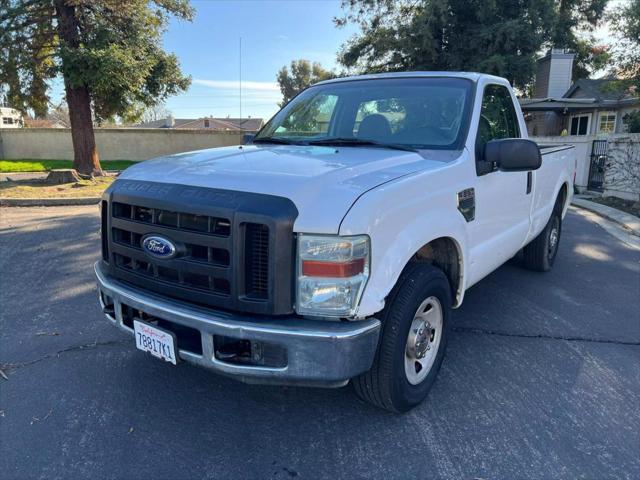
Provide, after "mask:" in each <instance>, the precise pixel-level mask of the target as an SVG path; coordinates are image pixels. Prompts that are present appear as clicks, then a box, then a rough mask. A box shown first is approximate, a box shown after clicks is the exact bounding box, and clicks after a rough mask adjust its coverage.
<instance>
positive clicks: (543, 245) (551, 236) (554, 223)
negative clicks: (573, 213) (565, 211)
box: [523, 204, 562, 272]
mask: <svg viewBox="0 0 640 480" xmlns="http://www.w3.org/2000/svg"><path fill="white" fill-rule="evenodd" d="M561 233H562V211H561V209H560V208H558V204H556V206H555V208H554V209H553V213H552V214H551V218H550V219H549V222H548V223H547V225H546V226H545V227H544V230H542V232H540V234H539V235H538V236H537V237H536V238H535V239H534V240H533V241H532V242H531V243H530V244H529V245H527V246H526V247H524V252H523V253H524V266H525V267H526V268H528V269H529V270H535V271H538V272H548V271H549V270H551V268H553V263H554V262H555V260H556V255H557V254H558V245H559V243H560V234H561Z"/></svg>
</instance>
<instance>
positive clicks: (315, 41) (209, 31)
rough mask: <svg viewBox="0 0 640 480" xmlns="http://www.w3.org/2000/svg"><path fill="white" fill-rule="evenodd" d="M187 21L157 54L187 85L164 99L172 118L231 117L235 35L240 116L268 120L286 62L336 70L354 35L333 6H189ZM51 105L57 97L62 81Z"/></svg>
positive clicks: (218, 1) (296, 1)
mask: <svg viewBox="0 0 640 480" xmlns="http://www.w3.org/2000/svg"><path fill="white" fill-rule="evenodd" d="M191 4H192V5H193V7H195V9H196V16H195V18H194V20H193V22H183V21H178V20H175V19H174V20H172V21H171V23H170V24H169V27H168V30H167V32H166V33H165V35H164V37H163V41H164V48H165V50H167V51H169V52H173V53H175V54H176V55H177V56H178V58H179V60H180V64H181V67H182V71H183V72H184V73H185V74H187V75H190V76H191V78H192V84H191V87H190V88H189V90H188V91H187V92H185V93H183V94H181V95H178V96H175V97H172V98H169V99H168V100H167V102H166V107H167V109H168V110H169V111H170V112H171V113H172V114H173V115H174V117H176V118H200V117H205V116H213V117H227V116H230V117H237V116H238V115H239V113H240V102H239V88H238V86H239V74H240V70H239V50H240V48H239V46H240V37H242V86H243V88H242V116H243V117H246V116H249V115H250V116H251V117H254V118H255V117H262V118H264V119H265V120H267V119H269V118H270V117H271V116H272V115H273V114H274V113H276V112H277V111H278V102H280V100H281V98H282V97H281V95H280V90H279V88H278V85H277V83H276V74H277V72H278V70H279V69H280V68H281V67H282V66H283V65H289V64H290V63H291V60H294V59H300V58H304V59H307V60H310V61H313V62H320V63H321V64H322V65H323V67H325V68H335V67H337V63H336V53H337V52H338V50H339V49H340V46H341V45H342V43H344V41H346V40H347V39H348V38H349V37H350V36H352V35H353V34H354V33H355V32H356V30H355V28H354V27H353V26H347V27H343V28H336V27H335V26H334V24H333V18H334V17H335V16H339V15H341V13H342V10H341V9H340V0H191ZM52 87H53V88H52V95H51V97H52V98H51V100H52V102H53V103H59V102H60V101H61V100H62V98H63V94H64V88H63V85H62V80H61V79H56V80H55V81H54V82H53V85H52Z"/></svg>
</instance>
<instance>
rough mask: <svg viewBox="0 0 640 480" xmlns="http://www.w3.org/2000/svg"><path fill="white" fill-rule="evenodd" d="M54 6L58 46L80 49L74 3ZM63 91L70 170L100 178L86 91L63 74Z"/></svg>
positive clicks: (57, 2)
mask: <svg viewBox="0 0 640 480" xmlns="http://www.w3.org/2000/svg"><path fill="white" fill-rule="evenodd" d="M55 7H56V17H57V20H58V35H59V37H60V40H61V43H63V45H64V46H66V47H67V48H72V49H73V48H78V47H79V46H80V37H79V26H78V19H77V18H76V9H75V7H74V6H73V3H71V2H68V1H67V0H55ZM63 71H64V68H63ZM64 89H65V93H66V97H67V105H68V106H69V120H70V121H71V139H72V141H73V168H75V169H76V170H77V171H78V173H80V174H82V175H102V174H103V172H102V168H101V167H100V159H99V157H98V150H97V148H96V139H95V135H94V133H93V119H92V118H91V96H90V95H89V89H88V88H87V86H86V85H80V86H76V85H71V84H70V82H69V79H68V78H67V76H66V75H64Z"/></svg>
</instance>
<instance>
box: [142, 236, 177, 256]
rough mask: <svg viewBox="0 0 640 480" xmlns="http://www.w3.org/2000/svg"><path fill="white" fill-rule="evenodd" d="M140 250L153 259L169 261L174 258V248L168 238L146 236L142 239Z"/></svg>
mask: <svg viewBox="0 0 640 480" xmlns="http://www.w3.org/2000/svg"><path fill="white" fill-rule="evenodd" d="M142 249H143V250H144V252H145V253H146V254H147V255H150V256H152V257H155V258H163V259H169V258H173V257H175V256H176V252H177V249H176V246H175V244H174V243H173V242H172V241H171V240H169V239H168V238H165V237H161V236H160V235H147V236H146V237H143V238H142Z"/></svg>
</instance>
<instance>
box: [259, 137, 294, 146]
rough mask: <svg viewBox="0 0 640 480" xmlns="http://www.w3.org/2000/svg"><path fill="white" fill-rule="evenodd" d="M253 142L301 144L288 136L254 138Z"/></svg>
mask: <svg viewBox="0 0 640 480" xmlns="http://www.w3.org/2000/svg"><path fill="white" fill-rule="evenodd" d="M252 142H253V143H275V144H276V145H300V144H299V143H297V142H294V141H292V140H288V139H286V138H278V137H258V138H254V139H253V140H252Z"/></svg>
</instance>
